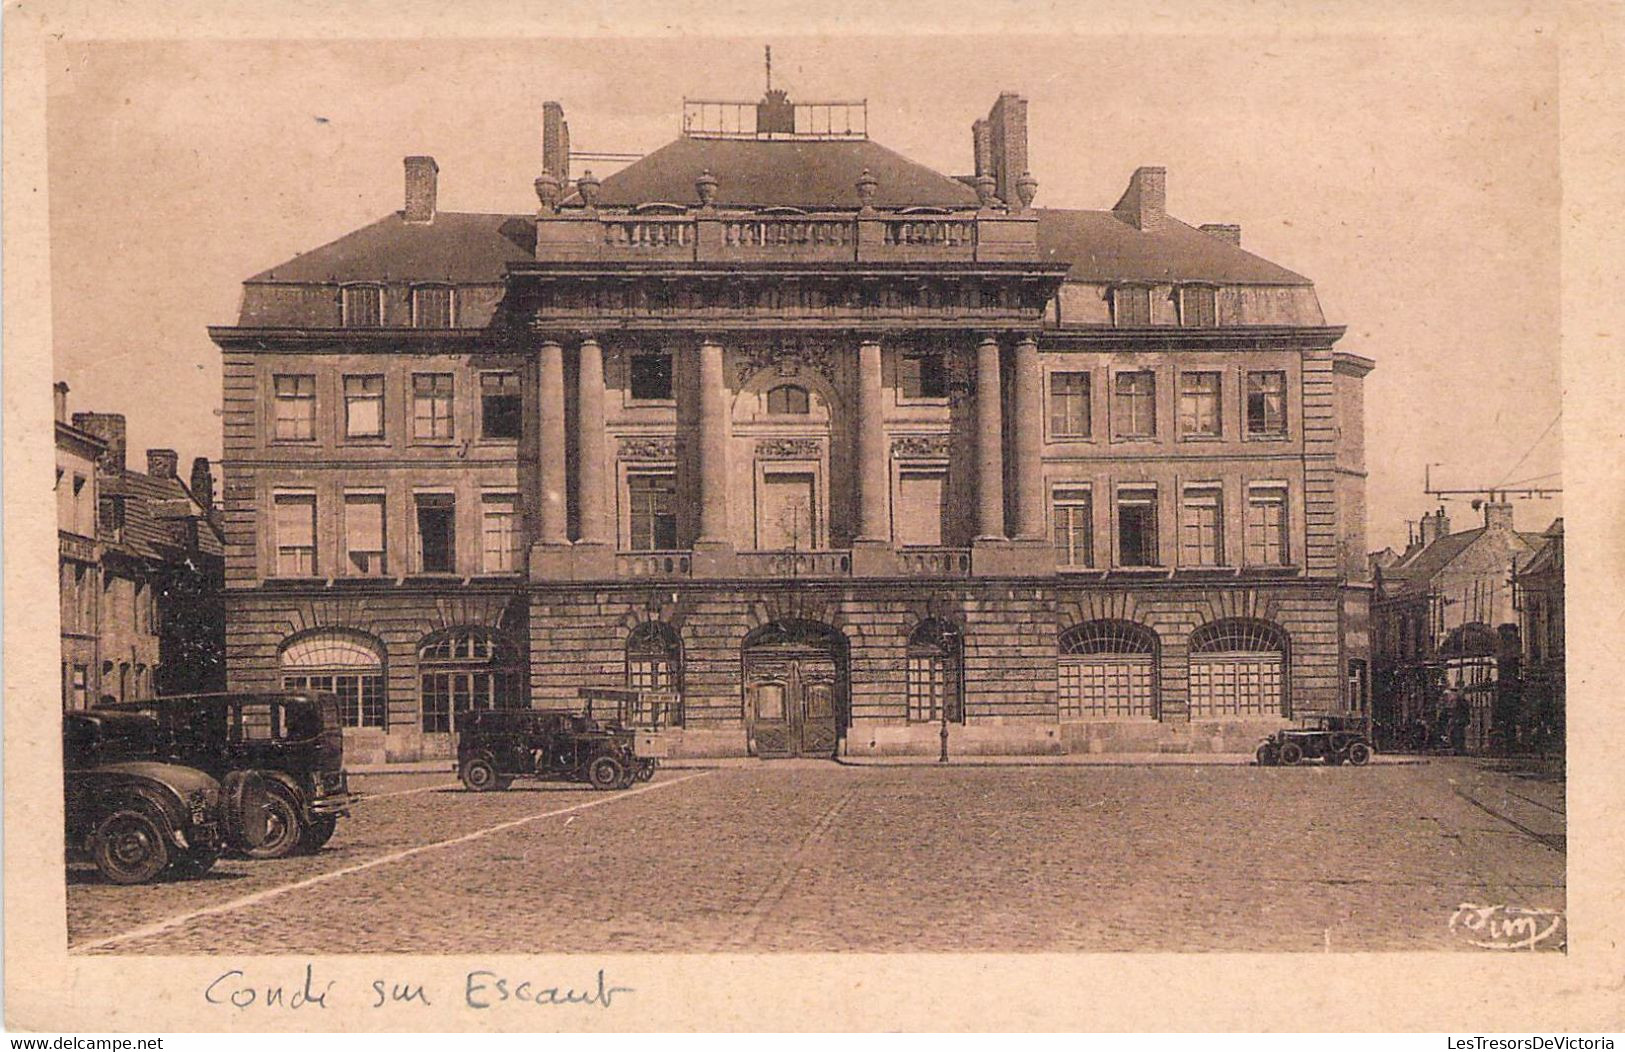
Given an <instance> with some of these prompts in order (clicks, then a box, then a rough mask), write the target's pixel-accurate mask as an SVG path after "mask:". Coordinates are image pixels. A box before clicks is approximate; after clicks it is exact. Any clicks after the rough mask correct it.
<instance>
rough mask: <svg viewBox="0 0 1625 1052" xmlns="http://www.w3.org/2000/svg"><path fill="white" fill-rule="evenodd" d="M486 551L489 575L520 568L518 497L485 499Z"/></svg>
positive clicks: (485, 561) (492, 496)
mask: <svg viewBox="0 0 1625 1052" xmlns="http://www.w3.org/2000/svg"><path fill="white" fill-rule="evenodd" d="M484 511H485V514H484V527H483V549H484V555H483V559H484V567H485V572H486V573H509V572H511V571H513V570H517V569H519V566H520V563H521V545H520V533H519V508H518V498H517V497H515V496H514V495H513V494H511V493H504V494H497V493H488V494H486V495H485V499H484Z"/></svg>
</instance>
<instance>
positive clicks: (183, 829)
mask: <svg viewBox="0 0 1625 1052" xmlns="http://www.w3.org/2000/svg"><path fill="white" fill-rule="evenodd" d="M162 757H163V733H162V731H161V729H160V728H159V726H158V723H157V721H156V720H153V719H152V718H150V717H148V716H142V715H139V714H136V713H126V712H70V713H66V714H64V716H63V717H62V785H63V809H64V813H65V815H66V847H67V856H68V861H69V862H75V861H80V860H85V859H88V860H89V861H91V862H93V863H95V866H96V869H97V870H98V871H99V872H100V873H101V875H102V877H103V878H105V879H106V880H108V881H110V882H112V883H114V884H144V883H146V882H147V881H150V880H154V879H156V878H157V877H158V876H159V875H160V874H162V873H164V872H165V871H166V870H167V871H168V872H170V873H171V874H173V875H175V876H178V877H192V876H201V875H202V874H204V873H206V872H208V871H209V869H210V867H212V866H213V865H214V863H215V860H216V859H218V858H219V857H220V852H221V850H222V849H223V848H224V847H226V846H227V845H228V844H235V845H237V846H240V847H242V848H245V849H248V850H253V849H254V848H257V847H258V846H259V845H260V844H261V843H263V842H264V840H265V835H266V832H267V825H268V819H267V814H266V801H267V796H266V789H265V781H264V779H262V778H261V777H260V776H259V775H257V774H254V773H253V772H249V771H239V772H234V773H233V774H231V775H229V776H228V777H227V779H226V781H225V784H224V785H222V784H221V783H220V782H217V781H215V779H214V778H213V777H211V776H210V775H208V774H207V773H205V772H203V771H200V770H198V769H197V768H195V767H187V766H184V765H181V764H176V763H169V762H165V761H164V760H163V759H162Z"/></svg>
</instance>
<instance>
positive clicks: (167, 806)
mask: <svg viewBox="0 0 1625 1052" xmlns="http://www.w3.org/2000/svg"><path fill="white" fill-rule="evenodd" d="M125 808H130V809H133V810H138V811H141V812H143V813H145V814H149V815H151V816H152V817H153V818H154V819H156V820H157V822H158V825H159V828H160V831H161V832H162V833H163V835H164V839H165V840H167V841H169V842H170V843H171V844H174V845H175V846H176V847H179V848H181V849H183V850H184V849H185V848H186V847H187V846H188V845H187V842H186V836H185V834H184V833H183V832H182V830H183V829H184V828H185V826H186V817H185V816H186V815H187V814H188V813H189V812H188V811H187V808H186V802H185V801H183V800H181V799H180V798H179V797H178V796H176V795H175V792H174V790H172V789H171V788H170V787H169V786H167V785H164V784H162V783H160V782H147V783H129V784H125V785H122V786H120V787H119V788H118V789H116V790H114V791H113V792H111V793H109V794H108V795H107V796H106V797H105V798H104V800H102V801H100V802H98V804H97V805H96V807H95V809H94V810H93V811H91V813H90V819H89V823H88V826H89V827H88V828H87V829H86V830H85V840H86V843H89V840H90V837H92V836H94V835H95V831H96V827H97V826H99V825H101V824H102V820H103V819H105V818H106V817H107V816H108V815H110V814H112V813H113V812H114V811H120V810H124V809H125Z"/></svg>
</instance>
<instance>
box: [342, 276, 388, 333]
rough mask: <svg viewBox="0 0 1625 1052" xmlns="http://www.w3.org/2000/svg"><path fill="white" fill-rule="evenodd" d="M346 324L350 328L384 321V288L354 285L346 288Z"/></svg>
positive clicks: (373, 324)
mask: <svg viewBox="0 0 1625 1052" xmlns="http://www.w3.org/2000/svg"><path fill="white" fill-rule="evenodd" d="M343 307H344V324H345V326H346V327H349V328H357V327H376V326H378V325H380V324H382V321H383V289H380V288H378V287H377V286H374V285H352V286H349V287H348V288H346V289H345V290H344V305H343Z"/></svg>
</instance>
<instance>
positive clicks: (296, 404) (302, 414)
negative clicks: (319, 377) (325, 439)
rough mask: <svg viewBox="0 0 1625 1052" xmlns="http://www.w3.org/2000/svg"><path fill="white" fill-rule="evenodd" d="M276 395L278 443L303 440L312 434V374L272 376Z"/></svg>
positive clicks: (313, 400) (313, 381) (313, 392)
mask: <svg viewBox="0 0 1625 1052" xmlns="http://www.w3.org/2000/svg"><path fill="white" fill-rule="evenodd" d="M271 384H272V388H273V390H274V391H275V394H276V426H275V430H274V431H273V435H274V436H275V438H276V440H277V441H278V442H305V441H309V440H310V439H313V438H315V437H316V377H314V376H310V375H298V376H273V377H272V378H271Z"/></svg>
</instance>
